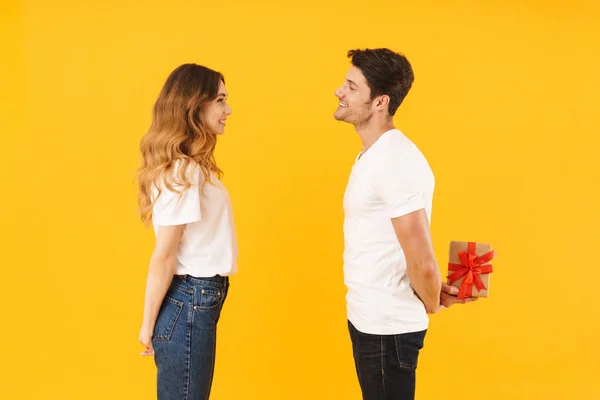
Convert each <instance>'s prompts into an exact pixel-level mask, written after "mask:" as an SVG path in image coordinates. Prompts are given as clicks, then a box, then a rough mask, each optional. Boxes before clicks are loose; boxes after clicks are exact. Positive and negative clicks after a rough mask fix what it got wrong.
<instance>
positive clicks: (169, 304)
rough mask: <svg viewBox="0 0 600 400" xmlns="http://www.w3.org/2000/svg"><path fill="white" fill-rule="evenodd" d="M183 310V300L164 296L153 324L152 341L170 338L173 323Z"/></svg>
mask: <svg viewBox="0 0 600 400" xmlns="http://www.w3.org/2000/svg"><path fill="white" fill-rule="evenodd" d="M182 310H183V301H179V300H175V299H174V298H172V297H169V296H165V299H164V300H163V303H162V305H161V307H160V311H159V312H158V318H157V319H156V324H155V325H154V335H153V337H152V341H154V342H166V341H169V340H171V335H172V333H173V329H174V328H175V324H176V323H177V320H178V319H179V316H180V315H181V311H182Z"/></svg>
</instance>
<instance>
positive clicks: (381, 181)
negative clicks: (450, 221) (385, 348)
mask: <svg viewBox="0 0 600 400" xmlns="http://www.w3.org/2000/svg"><path fill="white" fill-rule="evenodd" d="M434 184H435V180H434V176H433V172H432V171H431V168H430V167H429V164H428V163H427V160H426V159H425V157H424V156H423V154H422V153H421V151H420V150H419V149H418V148H417V147H416V146H415V144H414V143H413V142H411V141H410V140H409V139H408V138H407V137H406V136H404V134H402V132H400V131H399V130H397V129H392V130H389V131H387V132H385V133H384V134H383V135H382V136H380V137H379V139H377V141H376V142H375V143H374V144H373V145H372V146H371V147H370V148H369V149H367V151H366V152H365V153H364V154H362V155H360V156H359V157H358V158H357V160H356V162H355V164H354V166H353V167H352V172H351V174H350V179H349V181H348V185H347V187H346V192H345V195H344V213H345V220H344V246H345V248H344V282H345V284H346V286H347V288H348V292H347V295H346V305H347V313H348V320H349V321H350V322H351V323H352V324H353V325H354V326H355V327H356V329H358V330H359V331H361V332H364V333H370V334H379V335H387V334H401V333H408V332H416V331H421V330H424V329H427V327H428V324H429V318H428V316H427V313H426V311H425V307H424V305H423V303H422V302H421V301H420V300H419V299H418V298H417V297H416V295H415V294H414V293H413V290H412V288H411V286H410V282H409V279H408V275H407V273H406V259H405V256H404V252H403V251H402V247H401V246H400V243H399V242H398V238H397V236H396V233H395V231H394V228H393V226H392V222H391V219H392V218H395V217H399V216H402V215H405V214H409V213H411V212H413V211H417V210H420V209H425V211H426V213H427V217H428V219H429V221H431V206H432V202H433V190H434Z"/></svg>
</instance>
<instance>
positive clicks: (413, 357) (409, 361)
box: [394, 330, 427, 371]
mask: <svg viewBox="0 0 600 400" xmlns="http://www.w3.org/2000/svg"><path fill="white" fill-rule="evenodd" d="M426 333H427V330H424V331H420V332H410V333H403V334H400V335H394V341H395V343H396V354H397V356H398V364H399V366H400V368H401V369H403V370H407V371H411V370H414V369H416V368H417V364H418V359H419V351H420V350H421V349H422V348H423V342H424V340H425V334H426Z"/></svg>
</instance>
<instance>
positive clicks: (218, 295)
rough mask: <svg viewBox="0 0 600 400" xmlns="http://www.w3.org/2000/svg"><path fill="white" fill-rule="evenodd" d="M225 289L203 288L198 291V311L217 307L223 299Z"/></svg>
mask: <svg viewBox="0 0 600 400" xmlns="http://www.w3.org/2000/svg"><path fill="white" fill-rule="evenodd" d="M225 294H226V289H221V288H213V287H210V288H208V287H204V288H202V289H201V291H200V305H199V306H198V307H197V308H198V309H200V310H212V309H215V308H217V307H219V306H220V305H221V304H222V303H223V300H224V299H225Z"/></svg>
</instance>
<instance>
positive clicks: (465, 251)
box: [447, 241, 496, 299]
mask: <svg viewBox="0 0 600 400" xmlns="http://www.w3.org/2000/svg"><path fill="white" fill-rule="evenodd" d="M495 257H496V250H493V249H492V245H491V244H487V243H476V242H457V241H453V242H450V258H449V262H448V276H447V278H448V282H447V283H448V285H452V286H456V287H457V288H459V291H458V297H459V298H460V299H464V298H466V297H488V292H489V289H490V273H492V272H493V268H492V264H490V261H491V260H492V259H494V258H495Z"/></svg>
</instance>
